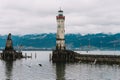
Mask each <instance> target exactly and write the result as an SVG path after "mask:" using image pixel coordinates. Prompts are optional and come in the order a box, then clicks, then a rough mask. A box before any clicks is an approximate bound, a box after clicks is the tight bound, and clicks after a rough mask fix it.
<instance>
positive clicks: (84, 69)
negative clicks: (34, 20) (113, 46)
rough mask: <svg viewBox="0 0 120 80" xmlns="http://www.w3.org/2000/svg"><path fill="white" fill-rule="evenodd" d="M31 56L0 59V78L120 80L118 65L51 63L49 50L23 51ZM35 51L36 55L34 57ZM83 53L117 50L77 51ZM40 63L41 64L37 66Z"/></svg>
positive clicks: (107, 52) (104, 52) (21, 79)
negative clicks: (7, 60) (19, 58)
mask: <svg viewBox="0 0 120 80" xmlns="http://www.w3.org/2000/svg"><path fill="white" fill-rule="evenodd" d="M25 53H27V55H31V53H32V58H29V59H21V60H16V61H14V62H10V61H9V62H5V61H2V60H0V80H120V66H119V65H115V64H113V65H107V64H92V63H90V64H85V63H69V64H55V63H54V64H53V63H52V62H50V61H49V54H50V53H51V51H24V52H23V54H25ZM35 53H36V54H37V56H36V57H35ZM79 53H81V54H82V53H84V54H88V53H89V54H113V55H114V54H116V55H119V54H120V52H119V51H116V52H115V51H90V52H88V53H86V52H85V51H82V52H81V51H79ZM39 64H42V66H39Z"/></svg>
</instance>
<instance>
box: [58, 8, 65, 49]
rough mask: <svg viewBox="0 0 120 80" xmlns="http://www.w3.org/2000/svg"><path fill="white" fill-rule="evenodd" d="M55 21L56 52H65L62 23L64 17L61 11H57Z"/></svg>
mask: <svg viewBox="0 0 120 80" xmlns="http://www.w3.org/2000/svg"><path fill="white" fill-rule="evenodd" d="M56 20H57V34H56V49H57V50H65V38H64V35H65V28H64V21H65V16H63V11H62V10H59V11H58V16H56Z"/></svg>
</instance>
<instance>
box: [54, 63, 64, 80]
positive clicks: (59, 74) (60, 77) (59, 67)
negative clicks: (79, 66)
mask: <svg viewBox="0 0 120 80" xmlns="http://www.w3.org/2000/svg"><path fill="white" fill-rule="evenodd" d="M56 80H65V64H64V63H56Z"/></svg>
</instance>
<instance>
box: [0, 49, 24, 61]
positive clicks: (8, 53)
mask: <svg viewBox="0 0 120 80" xmlns="http://www.w3.org/2000/svg"><path fill="white" fill-rule="evenodd" d="M20 58H23V55H22V52H16V51H15V50H3V52H2V53H1V59H3V60H16V59H20Z"/></svg>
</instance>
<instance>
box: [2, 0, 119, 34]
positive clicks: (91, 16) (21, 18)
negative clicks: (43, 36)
mask: <svg viewBox="0 0 120 80" xmlns="http://www.w3.org/2000/svg"><path fill="white" fill-rule="evenodd" d="M119 3H120V1H119V0H102V1H101V0H0V28H1V29H0V34H7V33H8V32H11V33H14V34H28V33H50V32H51V33H52V32H54V33H55V32H56V27H57V23H56V15H57V10H58V9H59V7H60V6H61V8H62V9H63V10H64V15H65V16H66V21H65V29H66V33H82V34H86V33H99V32H104V33H109V32H111V33H117V32H120V29H119V26H120V10H119V9H120V5H119ZM109 29H111V31H109Z"/></svg>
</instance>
